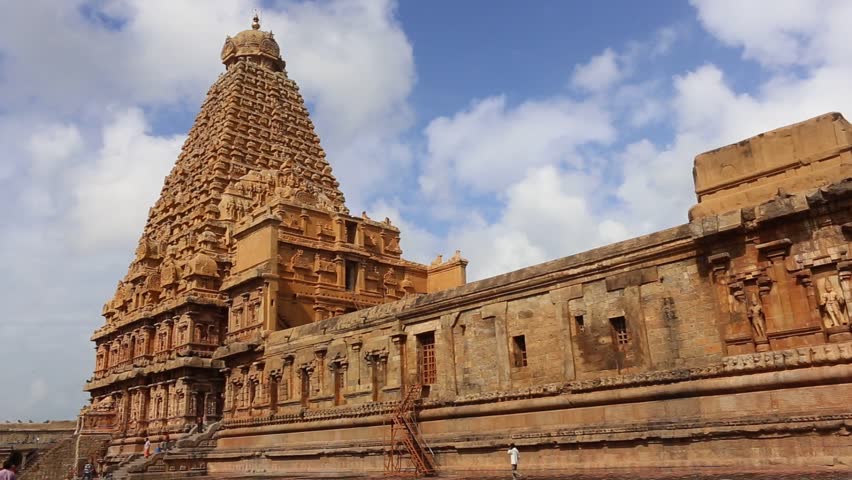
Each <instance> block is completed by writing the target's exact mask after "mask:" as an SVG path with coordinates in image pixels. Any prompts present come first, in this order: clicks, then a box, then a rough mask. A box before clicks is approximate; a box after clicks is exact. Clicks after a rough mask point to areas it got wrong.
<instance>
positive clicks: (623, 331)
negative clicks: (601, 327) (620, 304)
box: [609, 317, 630, 345]
mask: <svg viewBox="0 0 852 480" xmlns="http://www.w3.org/2000/svg"><path fill="white" fill-rule="evenodd" d="M609 323H610V324H611V325H612V334H613V337H614V340H615V343H616V344H617V345H627V344H628V343H630V335H629V334H628V333H627V321H626V320H625V319H624V317H613V318H610V319H609Z"/></svg>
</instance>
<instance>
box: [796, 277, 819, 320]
mask: <svg viewBox="0 0 852 480" xmlns="http://www.w3.org/2000/svg"><path fill="white" fill-rule="evenodd" d="M796 278H797V279H798V280H799V283H800V284H801V285H802V288H804V289H805V292H806V294H807V297H808V311H809V312H810V318H809V322H808V323H811V324H813V325H820V324H822V319H821V318H820V315H819V292H817V291H816V286H815V285H814V282H813V277H812V276H811V271H810V269H805V270H800V271H798V272H796Z"/></svg>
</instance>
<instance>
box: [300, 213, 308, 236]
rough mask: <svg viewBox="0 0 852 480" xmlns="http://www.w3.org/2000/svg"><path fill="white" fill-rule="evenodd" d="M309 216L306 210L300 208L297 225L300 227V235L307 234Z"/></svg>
mask: <svg viewBox="0 0 852 480" xmlns="http://www.w3.org/2000/svg"><path fill="white" fill-rule="evenodd" d="M310 218H311V217H310V216H308V211H307V210H304V209H302V213H300V214H299V226H300V227H301V229H302V235H305V236H307V235H308V226H309V224H310Z"/></svg>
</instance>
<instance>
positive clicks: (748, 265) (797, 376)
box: [82, 28, 852, 478]
mask: <svg viewBox="0 0 852 480" xmlns="http://www.w3.org/2000/svg"><path fill="white" fill-rule="evenodd" d="M270 42H271V43H270ZM222 55H223V61H224V62H225V65H226V66H227V72H226V73H225V74H224V75H223V76H222V77H221V78H220V80H218V81H217V83H216V84H215V85H214V86H213V88H211V92H210V95H209V97H208V100H207V102H205V105H204V106H203V107H202V112H201V114H199V117H198V120H197V122H196V125H195V126H194V127H193V130H192V132H190V136H189V139H188V141H187V145H186V146H185V148H184V151H183V152H182V154H181V157H180V158H179V159H178V162H177V165H176V167H175V171H174V172H173V174H172V175H170V177H169V178H168V179H167V180H166V187H165V188H164V192H163V196H162V197H161V199H160V200H159V201H158V202H157V204H156V205H155V207H154V208H153V209H152V213H151V217H150V219H149V223H148V225H147V226H146V231H145V234H144V236H143V239H142V241H141V242H140V246H139V249H138V251H137V258H136V260H134V263H133V265H132V266H131V268H130V272H128V275H127V277H126V278H125V280H124V281H123V282H122V283H121V284H120V286H119V290H118V292H117V293H116V297H115V298H114V299H113V300H112V301H110V302H109V303H108V304H107V305H106V307H105V309H104V316H105V317H106V319H107V323H106V325H105V326H104V327H103V328H101V329H100V330H99V331H98V332H96V334H95V335H94V340H95V342H96V343H97V345H98V354H97V355H98V357H97V367H96V372H95V377H94V379H93V380H92V381H90V382H89V384H88V386H87V389H88V390H89V391H91V392H92V396H93V403H92V405H91V406H89V407H87V409H85V410H84V415H83V422H82V426H83V429H84V431H87V432H110V433H112V434H113V435H114V439H113V442H112V445H111V447H110V460H111V461H112V462H114V463H118V462H121V461H124V460H127V459H128V458H130V456H132V455H133V454H135V453H138V452H139V451H140V448H141V444H142V441H143V439H144V436H146V435H147V436H149V437H152V439H153V441H155V442H160V441H162V440H163V439H164V438H165V435H166V434H171V435H172V437H171V438H172V439H175V440H177V439H185V440H182V441H181V442H179V445H180V447H179V448H178V449H177V450H176V451H173V452H169V453H167V454H164V455H161V456H157V457H156V458H154V459H151V460H150V461H147V462H140V463H139V464H134V466H133V469H129V470H133V472H135V473H133V474H134V475H136V477H134V478H166V477H168V478H174V475H180V474H181V473H185V474H186V475H190V474H192V475H200V474H203V473H206V474H208V475H211V476H213V477H216V476H225V475H232V474H233V475H237V474H247V473H257V474H260V473H263V474H268V475H276V474H284V473H287V474H293V473H294V472H300V473H305V474H308V475H314V474H320V473H322V474H340V473H344V472H345V473H347V474H349V473H359V472H360V473H371V472H372V473H375V472H379V471H381V470H383V469H384V468H385V465H386V464H385V454H386V452H387V451H388V444H387V439H386V436H387V434H388V428H389V427H388V426H387V425H388V421H389V420H388V419H389V415H398V412H397V413H395V412H396V409H397V408H399V405H400V401H401V399H402V398H403V396H404V393H405V392H410V391H414V390H418V389H419V392H420V395H421V398H420V399H419V403H418V412H417V418H418V419H419V422H420V428H419V430H418V431H420V432H421V433H422V438H423V439H425V444H428V445H429V446H430V448H431V449H432V451H433V452H434V454H435V456H436V457H437V460H438V465H440V467H441V472H442V473H452V472H463V471H468V470H470V471H473V470H492V471H496V470H499V468H500V467H499V466H500V465H503V464H505V449H506V446H507V445H508V444H509V443H515V444H517V445H518V446H519V447H520V448H521V449H522V452H523V456H524V458H525V460H524V462H525V463H526V464H527V465H531V466H532V468H539V469H541V470H551V471H554V472H558V471H565V470H566V469H568V470H570V469H576V468H586V469H595V468H601V469H605V468H608V467H610V466H611V465H613V464H618V465H621V466H624V467H636V468H640V467H650V466H665V467H678V468H681V467H695V466H725V467H741V468H750V469H753V468H763V467H769V466H774V465H786V466H791V467H792V466H795V467H803V466H804V467H815V466H818V465H827V464H832V465H839V466H840V465H845V467H843V468H848V465H850V464H852V454H850V451H849V442H848V434H849V429H850V427H852V406H850V405H849V402H848V398H849V396H850V395H852V344H850V343H849V341H850V340H852V330H850V326H849V324H850V321H849V310H848V308H849V303H850V302H852V288H851V287H850V277H852V269H851V268H850V265H852V258H850V253H849V252H850V250H849V243H850V238H852V237H850V232H852V228H850V227H849V226H850V225H852V190H850V188H849V180H847V179H848V178H849V177H850V175H849V168H850V163H849V158H850V152H852V136H850V135H852V132H850V126H849V124H848V123H847V122H846V121H845V120H844V119H843V117H841V116H840V115H839V114H828V115H824V116H821V117H817V118H816V119H812V120H808V121H806V122H803V123H801V124H796V125H793V126H790V127H784V128H782V129H779V130H775V131H772V132H768V133H766V134H763V135H760V136H757V137H754V138H751V139H748V140H745V141H743V142H740V143H738V144H736V145H731V146H728V147H723V148H722V149H719V150H716V151H713V152H708V153H706V154H703V155H699V156H698V157H697V158H696V169H695V180H696V193H697V195H698V198H699V204H698V205H697V206H696V207H695V208H694V209H693V210H692V212H691V216H692V221H691V222H690V223H689V224H686V225H682V226H678V227H675V228H671V229H668V230H664V231H661V232H656V233H653V234H650V235H646V236H643V237H639V238H635V239H631V240H627V241H624V242H619V243H617V244H614V245H609V246H606V247H602V248H598V249H594V250H591V251H588V252H584V253H581V254H578V255H573V256H570V257H565V258H560V259H556V260H553V261H550V262H546V263H542V264H540V265H535V266H531V267H528V268H524V269H521V270H518V271H514V272H509V273H506V274H503V275H499V276H496V277H493V278H488V279H484V280H480V281H477V282H473V283H465V278H464V266H465V264H466V262H465V260H463V259H462V258H461V256H460V255H459V254H458V252H457V253H456V255H454V256H453V257H452V258H450V259H449V260H448V261H444V260H443V258H441V257H439V258H438V259H436V261H435V262H433V263H432V265H429V266H425V265H418V264H414V263H411V262H408V261H405V260H403V259H402V258H401V251H400V250H399V244H398V241H399V234H400V232H399V230H398V229H396V227H394V226H392V225H391V224H390V222H389V221H388V220H385V221H383V222H376V221H373V220H371V219H370V218H369V217H368V216H367V215H366V214H362V215H361V216H360V217H352V216H350V215H349V214H348V213H347V211H346V207H345V204H344V201H343V197H342V194H340V191H339V189H338V187H339V185H338V184H337V182H336V180H334V178H333V176H332V175H331V170H330V167H329V166H328V163H327V162H326V161H325V158H324V154H323V152H322V150H321V148H320V146H319V141H318V139H317V138H316V136H315V134H314V133H313V127H312V125H311V123H310V119H309V118H308V116H307V110H306V109H305V108H304V105H303V102H302V99H301V97H300V96H299V94H298V90H297V89H296V87H295V84H294V83H293V82H292V81H291V80H289V79H288V78H287V76H286V72H285V71H284V62H283V60H281V59H280V57H279V56H278V47H277V45H274V40H273V39H272V37H271V34H267V33H265V32H262V31H260V30H259V28H253V29H252V30H249V31H246V32H243V33H240V34H238V35H237V36H235V37H234V38H233V39H229V40H228V41H227V42H226V46H225V49H224V50H223V54H222ZM199 328H200V329H199ZM412 385H413V386H414V387H415V388H413V389H412V388H411V386H412ZM395 418H398V417H395ZM220 420H221V424H219V423H217V425H221V429H220V430H218V431H217V432H215V434H210V435H209V436H208V437H205V438H204V439H203V440H199V439H200V438H201V437H200V436H198V435H199V433H198V431H197V430H198V429H197V427H194V425H195V424H196V423H209V422H212V421H217V422H218V421H220ZM190 428H193V430H192V432H193V434H192V435H191V436H187V435H189V434H188V431H189V430H190ZM129 470H128V471H129Z"/></svg>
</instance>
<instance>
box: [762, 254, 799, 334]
mask: <svg viewBox="0 0 852 480" xmlns="http://www.w3.org/2000/svg"><path fill="white" fill-rule="evenodd" d="M792 244H793V242H792V241H790V239H788V238H782V239H781V240H774V241H771V242H766V243H761V244H759V245H757V250H758V251H759V252H761V253H763V254H764V255H765V256H766V258H767V259H768V260H769V262H770V266H769V268H768V270H767V274H768V277H769V279H771V280H772V283H771V284H766V283H765V285H767V288H766V290H765V291H766V295H770V294H771V307H772V308H770V309H769V310H768V311H767V315H766V317H767V324H768V325H767V328H769V326H771V327H772V328H774V329H775V330H787V329H790V328H792V327H793V326H794V321H795V319H794V317H795V316H794V314H793V306H792V297H793V295H794V292H792V291H791V289H790V283H789V276H788V274H787V269H786V268H785V266H784V259H785V257H786V256H787V254H788V253H789V251H790V246H791V245H792ZM770 286H771V287H773V288H770ZM761 291H762V292H763V288H761ZM764 304H765V302H764ZM765 306H768V305H765Z"/></svg>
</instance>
